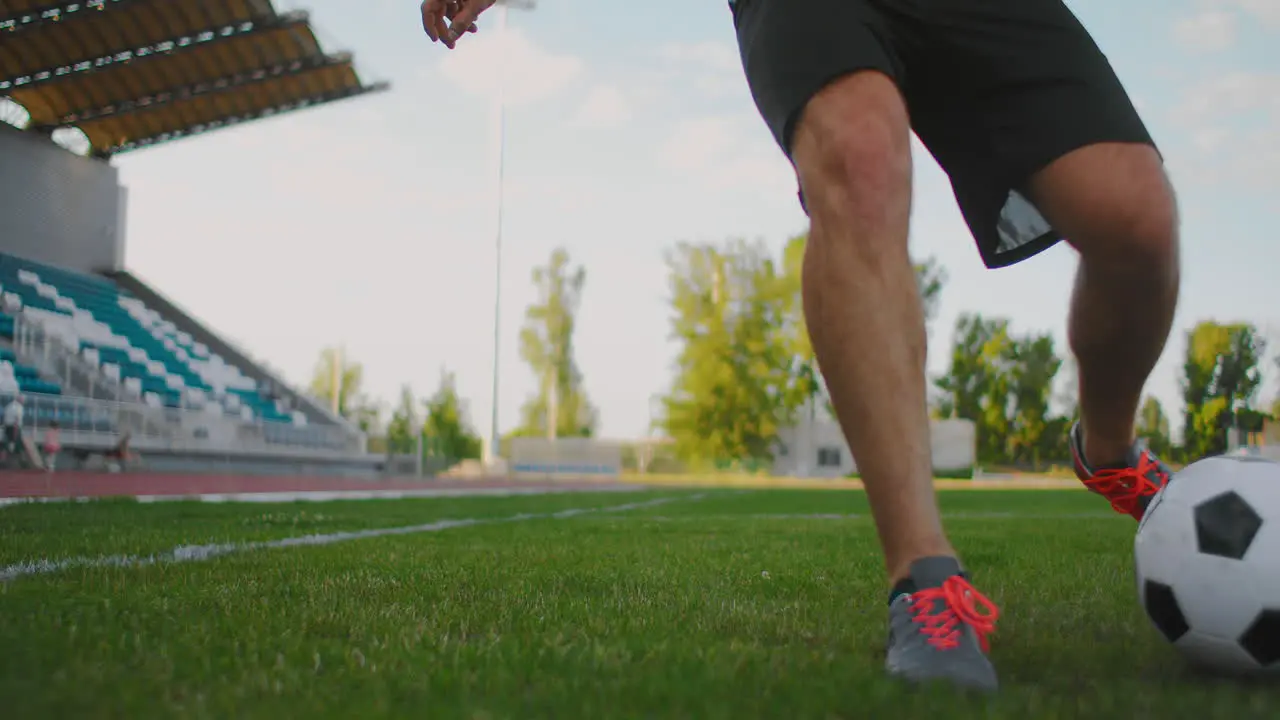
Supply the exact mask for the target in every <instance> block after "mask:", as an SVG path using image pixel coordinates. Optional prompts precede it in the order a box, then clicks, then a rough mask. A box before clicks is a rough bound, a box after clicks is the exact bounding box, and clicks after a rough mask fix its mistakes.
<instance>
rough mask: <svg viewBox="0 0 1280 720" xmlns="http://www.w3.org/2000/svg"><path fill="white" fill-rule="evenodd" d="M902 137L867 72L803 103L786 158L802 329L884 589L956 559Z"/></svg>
mask: <svg viewBox="0 0 1280 720" xmlns="http://www.w3.org/2000/svg"><path fill="white" fill-rule="evenodd" d="M910 137H911V131H910V126H909V121H908V119H907V110H906V107H905V105H904V104H903V100H902V97H901V95H900V94H899V93H898V89H897V86H896V85H895V84H894V83H893V81H892V80H890V79H889V78H887V77H885V76H884V75H882V74H880V73H875V72H865V73H857V74H854V75H849V76H847V77H845V78H844V79H842V80H839V81H837V82H835V83H833V84H831V85H829V86H827V87H826V88H825V89H824V90H822V91H821V92H820V93H818V94H817V95H816V96H815V97H814V98H813V99H812V100H811V101H810V102H809V104H808V105H807V106H806V108H805V112H804V115H803V117H802V119H801V120H800V122H799V123H798V124H797V125H796V132H795V136H794V140H793V148H792V159H793V160H794V162H795V165H796V169H797V173H798V174H799V176H800V184H801V186H802V188H803V190H804V197H805V202H806V205H807V208H808V211H809V216H810V219H811V221H812V223H811V229H810V232H809V242H808V246H807V248H806V252H805V259H804V273H803V293H804V311H805V320H806V323H807V324H808V328H809V335H810V337H811V338H812V341H813V349H814V353H815V354H816V355H817V358H818V364H819V365H820V367H821V368H822V373H823V377H824V378H825V379H826V382H827V388H828V390H829V391H830V392H831V400H832V404H833V405H834V406H835V410H836V415H837V416H838V419H839V421H840V426H841V427H842V428H843V429H844V433H845V436H846V438H847V439H848V441H849V447H850V450H852V452H853V456H854V457H855V458H857V461H858V470H859V472H860V474H861V475H862V478H863V482H864V483H865V484H866V488H867V498H868V500H869V501H870V503H871V509H872V512H873V514H874V515H875V519H876V527H877V530H878V531H879V533H880V541H881V543H882V545H883V546H884V553H885V562H886V565H887V570H888V572H889V577H890V578H891V579H892V580H893V581H894V582H896V581H899V580H902V579H903V578H905V577H906V576H907V572H908V568H909V567H910V565H911V563H912V562H913V561H915V560H917V559H919V558H921V557H928V556H935V555H954V551H953V550H952V548H951V545H950V544H949V543H948V542H947V538H946V536H945V534H944V533H943V530H942V522H941V520H940V519H939V516H938V508H937V503H936V500H935V497H934V491H933V464H932V458H931V456H930V445H929V414H928V408H927V405H926V402H927V401H926V398H925V382H926V381H925V351H926V342H927V337H926V333H925V324H924V313H923V310H922V307H921V303H920V294H919V290H918V289H917V287H916V279H915V274H914V272H913V270H912V267H911V258H910V255H909V254H908V248H907V223H908V219H909V217H910V214H911V143H910Z"/></svg>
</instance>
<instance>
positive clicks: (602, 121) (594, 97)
mask: <svg viewBox="0 0 1280 720" xmlns="http://www.w3.org/2000/svg"><path fill="white" fill-rule="evenodd" d="M629 119H631V103H630V101H629V100H628V99H627V96H626V94H624V93H623V92H622V90H621V89H619V88H618V87H617V86H615V85H597V86H595V87H593V88H591V90H590V92H588V93H587V97H586V98H585V99H584V100H583V101H582V105H581V106H579V108H578V112H577V113H576V114H575V115H574V119H573V122H574V124H575V125H578V126H582V127H607V126H612V125H619V124H621V123H624V122H626V121H627V120H629Z"/></svg>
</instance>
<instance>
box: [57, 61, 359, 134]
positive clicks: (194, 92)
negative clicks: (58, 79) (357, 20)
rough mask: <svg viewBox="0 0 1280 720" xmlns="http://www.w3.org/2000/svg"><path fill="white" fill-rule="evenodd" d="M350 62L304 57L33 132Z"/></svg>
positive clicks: (76, 115) (72, 116) (75, 115)
mask: <svg viewBox="0 0 1280 720" xmlns="http://www.w3.org/2000/svg"><path fill="white" fill-rule="evenodd" d="M349 62H351V54H350V53H335V54H333V55H319V56H316V57H310V58H305V59H303V60H295V61H293V62H289V63H280V64H278V65H272V66H269V67H265V68H256V69H254V70H250V71H247V72H242V73H236V74H235V75H226V76H223V77H220V78H216V79H214V80H208V81H206V82H202V83H197V84H195V85H183V86H180V87H176V88H172V89H169V90H164V91H161V92H158V93H155V94H154V95H146V96H143V97H140V98H136V99H133V100H126V101H124V102H120V103H116V104H113V105H105V106H103V107H99V108H93V109H89V110H77V111H75V112H72V113H68V114H67V115H64V116H62V117H60V118H58V120H57V122H53V123H47V124H42V125H38V126H36V129H50V130H52V129H54V128H59V127H66V126H69V125H79V124H81V123H87V122H91V121H93V120H102V119H104V118H110V117H116V116H118V115H128V114H130V113H134V112H145V111H147V110H153V109H155V108H161V107H164V106H166V105H171V104H173V103H175V102H181V101H183V100H190V99H191V98H195V97H200V96H203V95H219V94H221V93H225V92H231V91H233V90H239V89H240V88H244V87H248V86H251V85H256V84H258V83H262V82H267V81H269V80H275V79H277V78H280V77H285V76H288V75H301V74H303V73H307V72H310V71H312V70H319V69H321V68H326V67H335V66H339V65H345V64H347V63H349Z"/></svg>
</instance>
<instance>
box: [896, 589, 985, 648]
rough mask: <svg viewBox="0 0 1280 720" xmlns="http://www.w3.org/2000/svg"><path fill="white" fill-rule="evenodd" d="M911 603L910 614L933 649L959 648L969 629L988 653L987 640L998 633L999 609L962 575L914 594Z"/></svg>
mask: <svg viewBox="0 0 1280 720" xmlns="http://www.w3.org/2000/svg"><path fill="white" fill-rule="evenodd" d="M911 599H912V604H911V612H912V613H913V614H914V616H915V621H916V623H917V624H919V625H920V632H922V633H924V634H925V635H928V636H929V644H930V645H933V646H934V647H936V648H938V649H939V650H951V649H954V648H956V647H958V646H959V645H960V635H961V632H962V631H963V629H964V626H966V625H967V626H969V627H971V628H973V630H974V632H975V633H976V634H977V636H978V643H979V644H981V645H982V650H983V652H986V651H987V650H988V649H989V648H988V645H987V636H988V635H990V634H991V633H992V632H994V631H995V629H996V619H997V618H999V617H1000V609H999V608H997V607H996V605H995V603H993V602H991V601H990V600H988V599H987V598H985V597H983V595H982V593H980V592H978V591H977V590H975V589H974V588H973V586H972V585H970V584H969V581H968V580H965V579H964V578H962V577H960V576H959V575H956V576H953V577H949V578H947V580H946V581H945V582H943V583H942V587H936V588H928V589H926V590H919V591H917V592H914V593H911ZM939 600H941V601H942V604H941V605H939V604H938V601H939Z"/></svg>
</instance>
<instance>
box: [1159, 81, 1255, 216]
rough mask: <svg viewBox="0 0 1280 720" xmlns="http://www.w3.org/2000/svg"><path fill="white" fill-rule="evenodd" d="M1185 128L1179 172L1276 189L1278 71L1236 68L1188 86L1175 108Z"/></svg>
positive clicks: (1203, 179)
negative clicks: (1184, 140) (1185, 137)
mask: <svg viewBox="0 0 1280 720" xmlns="http://www.w3.org/2000/svg"><path fill="white" fill-rule="evenodd" d="M1173 115H1174V117H1176V118H1177V119H1178V123H1179V124H1181V125H1182V126H1183V128H1184V129H1185V130H1186V132H1187V133H1188V139H1189V142H1188V146H1189V147H1188V148H1187V152H1186V154H1185V155H1184V156H1182V157H1180V158H1177V160H1178V161H1179V162H1178V163H1177V165H1179V167H1178V168H1177V169H1178V170H1179V174H1180V175H1182V174H1183V173H1185V176H1186V177H1194V178H1195V179H1196V180H1197V181H1198V182H1203V183H1228V182H1229V183H1230V184H1231V185H1232V186H1233V187H1238V188H1242V189H1243V190H1246V191H1259V190H1276V189H1280V74H1265V73H1250V72H1235V73H1229V74H1226V75H1222V76H1220V77H1218V78H1215V79H1214V80H1211V81H1208V82H1205V83H1202V84H1200V85H1198V86H1194V87H1192V88H1191V89H1190V90H1189V91H1188V92H1187V94H1186V96H1185V98H1184V100H1183V102H1182V103H1181V105H1180V106H1178V107H1177V108H1176V109H1175V111H1174V113H1173Z"/></svg>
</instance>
